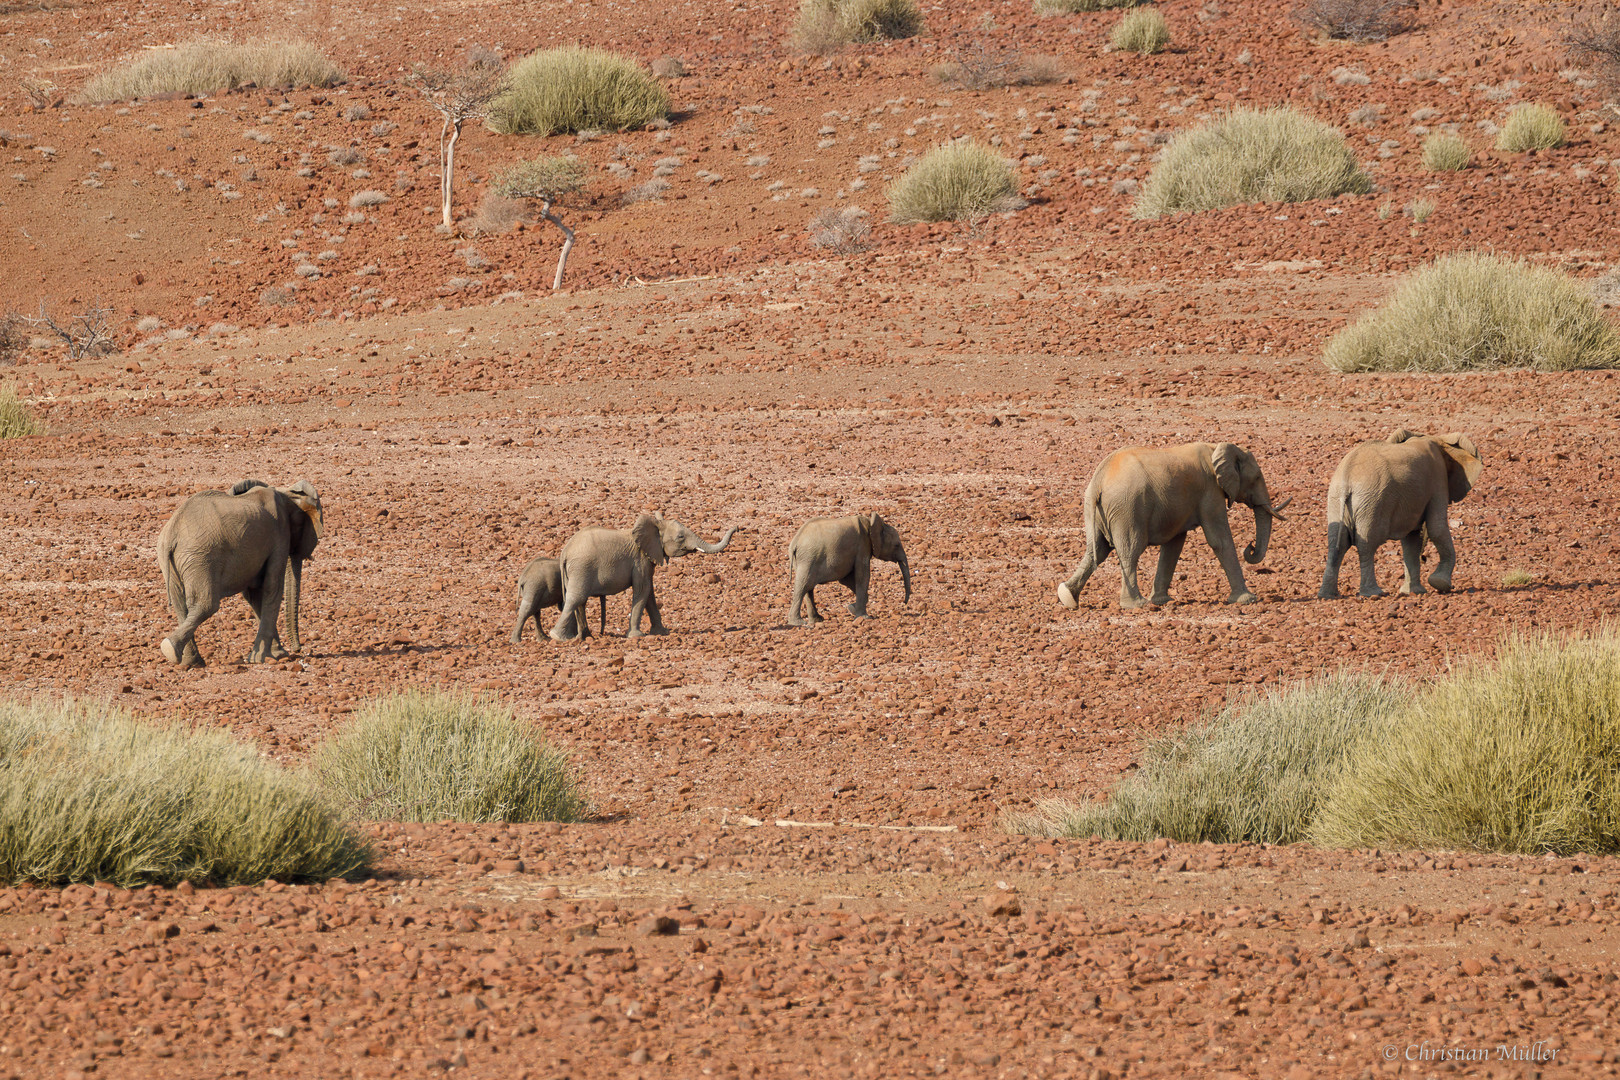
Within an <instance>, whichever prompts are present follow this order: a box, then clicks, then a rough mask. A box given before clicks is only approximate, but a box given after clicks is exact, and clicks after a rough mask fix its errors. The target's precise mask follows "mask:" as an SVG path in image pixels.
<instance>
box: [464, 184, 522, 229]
mask: <svg viewBox="0 0 1620 1080" xmlns="http://www.w3.org/2000/svg"><path fill="white" fill-rule="evenodd" d="M532 220H534V216H533V215H532V214H530V213H529V206H528V203H526V202H524V201H523V200H522V199H509V198H507V197H506V196H504V195H498V194H496V193H495V192H493V191H486V192H484V198H483V200H482V201H481V202H480V203H479V204H478V212H477V213H475V214H473V216H472V218H471V219H470V220H469V221H467V222H466V225H467V230H468V231H469V232H471V233H472V234H473V235H475V236H493V235H495V234H497V233H507V232H511V231H512V230H513V229H515V228H517V226H518V223H519V222H527V221H532Z"/></svg>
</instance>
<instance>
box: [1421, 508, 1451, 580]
mask: <svg viewBox="0 0 1620 1080" xmlns="http://www.w3.org/2000/svg"><path fill="white" fill-rule="evenodd" d="M1450 508H1451V506H1450V504H1449V503H1447V502H1446V501H1445V500H1444V499H1436V500H1434V501H1433V502H1431V503H1430V504H1429V513H1428V517H1427V518H1426V519H1425V521H1424V526H1425V528H1426V529H1427V530H1428V533H1429V539H1430V540H1432V541H1434V550H1435V551H1436V552H1437V553H1438V554H1439V556H1440V565H1439V566H1437V567H1435V568H1434V573H1432V574H1430V575H1429V584H1430V585H1433V586H1434V588H1435V591H1436V592H1443V593H1448V592H1450V591H1451V572H1452V571H1453V570H1455V569H1456V568H1457V546H1456V545H1455V544H1453V543H1452V542H1451V523H1450V522H1449V521H1447V520H1446V514H1447V512H1448V511H1449V510H1450Z"/></svg>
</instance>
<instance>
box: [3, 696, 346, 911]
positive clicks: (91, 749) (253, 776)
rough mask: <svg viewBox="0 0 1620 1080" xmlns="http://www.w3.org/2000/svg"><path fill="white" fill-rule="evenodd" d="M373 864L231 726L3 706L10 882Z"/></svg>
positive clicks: (219, 876)
mask: <svg viewBox="0 0 1620 1080" xmlns="http://www.w3.org/2000/svg"><path fill="white" fill-rule="evenodd" d="M370 862H371V851H370V848H369V846H368V845H367V844H366V842H365V841H364V840H363V839H361V838H360V837H359V836H357V835H356V834H355V833H354V831H353V830H351V829H350V828H348V827H347V826H346V825H344V824H343V823H342V821H340V820H339V819H338V818H337V816H336V815H335V814H334V813H333V812H332V810H331V809H330V808H329V806H328V805H327V803H326V802H325V801H324V800H323V799H322V798H320V797H319V796H318V795H317V794H316V793H315V792H314V790H313V789H312V788H311V787H310V786H309V785H308V783H307V782H306V781H305V780H304V779H303V778H301V777H299V776H298V775H296V774H292V773H288V772H286V771H284V770H282V769H281V768H280V767H278V766H277V765H275V764H274V763H272V762H269V761H267V760H265V759H264V758H263V757H261V756H260V755H259V753H258V751H257V750H255V749H254V748H253V747H251V746H248V745H246V744H244V743H241V742H238V741H237V740H235V739H233V738H232V737H231V736H230V735H228V734H227V733H225V732H223V731H220V730H217V729H214V730H207V729H201V730H191V729H188V728H186V727H183V726H181V725H178V724H170V725H159V724H148V723H144V722H142V721H140V720H137V719H135V718H134V717H132V716H129V715H128V714H126V713H123V712H121V711H119V710H117V709H114V708H111V707H108V706H105V705H98V704H94V703H90V702H76V703H68V704H51V703H35V704H28V705H24V704H19V703H16V702H4V703H0V881H8V882H15V881H34V882H39V883H42V884H49V885H63V884H67V883H68V882H76V881H79V882H89V881H111V882H115V883H117V884H120V885H126V886H129V885H139V884H145V883H154V884H164V885H172V884H174V883H176V882H179V881H204V880H207V881H212V882H215V883H217V884H221V885H238V884H257V883H258V882H261V881H263V880H264V879H265V878H268V877H274V878H276V879H277V880H283V881H286V880H296V879H306V880H308V879H313V880H318V881H324V880H326V879H328V878H333V877H341V876H344V875H348V874H352V873H355V872H356V871H360V870H363V869H365V868H366V867H367V866H369V864H370Z"/></svg>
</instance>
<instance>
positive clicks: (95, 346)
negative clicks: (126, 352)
mask: <svg viewBox="0 0 1620 1080" xmlns="http://www.w3.org/2000/svg"><path fill="white" fill-rule="evenodd" d="M116 314H117V312H115V311H114V310H113V309H112V308H111V307H109V306H107V304H105V303H104V302H103V301H102V300H101V298H100V297H97V298H96V299H95V300H92V301H91V302H90V303H88V304H86V305H85V306H84V307H82V308H80V309H79V310H78V311H75V312H73V313H72V314H71V315H69V316H68V317H67V318H66V319H65V320H64V319H60V318H58V317H57V316H56V315H55V314H53V313H52V312H51V310H50V307H49V305H47V304H45V303H44V302H41V303H40V305H39V314H38V315H31V316H25V317H24V321H25V322H27V323H29V324H30V325H32V326H42V327H44V328H45V329H46V330H48V331H49V332H50V333H51V335H52V336H53V337H55V338H56V339H57V340H58V341H60V342H61V343H62V344H64V345H66V346H67V351H68V359H69V360H83V359H86V358H88V357H92V356H106V355H107V354H108V353H110V352H113V351H114V345H113V329H114V327H113V317H114V316H115V315H116Z"/></svg>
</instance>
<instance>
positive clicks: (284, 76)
mask: <svg viewBox="0 0 1620 1080" xmlns="http://www.w3.org/2000/svg"><path fill="white" fill-rule="evenodd" d="M344 78H345V76H344V73H343V69H342V68H339V67H338V66H337V65H336V64H334V63H332V61H330V60H328V59H327V58H326V55H325V54H324V53H322V52H321V51H320V50H319V49H317V48H315V46H313V45H309V44H306V43H305V42H301V41H266V42H261V43H257V44H245V45H237V44H231V43H229V42H225V41H217V40H212V39H205V40H202V41H193V42H190V43H188V44H185V45H181V46H178V47H177V48H173V49H153V50H148V51H146V52H143V53H142V54H141V55H140V56H139V57H137V58H136V59H134V60H131V61H129V62H128V63H126V64H122V65H120V66H119V67H116V68H114V69H113V70H112V71H109V72H106V73H105V74H102V75H98V76H96V77H95V78H93V79H91V80H90V82H89V83H88V84H87V85H86V86H85V88H84V90H83V92H82V93H81V94H80V95H79V99H80V100H81V101H83V102H86V103H88V104H96V103H100V102H106V101H128V100H131V99H133V98H145V97H152V96H154V95H157V94H211V93H214V92H215V91H218V90H234V89H236V88H237V87H239V86H244V85H246V84H248V83H252V84H253V85H255V86H258V87H263V88H266V89H268V88H270V87H277V86H331V85H333V84H335V83H340V82H342V81H343V80H344Z"/></svg>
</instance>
